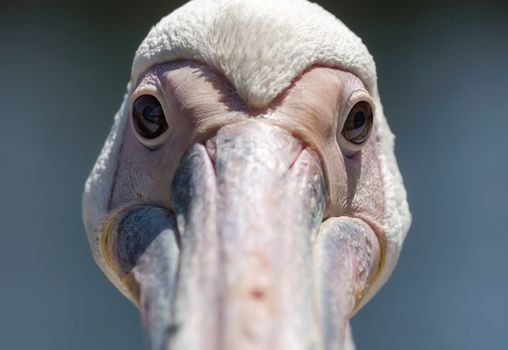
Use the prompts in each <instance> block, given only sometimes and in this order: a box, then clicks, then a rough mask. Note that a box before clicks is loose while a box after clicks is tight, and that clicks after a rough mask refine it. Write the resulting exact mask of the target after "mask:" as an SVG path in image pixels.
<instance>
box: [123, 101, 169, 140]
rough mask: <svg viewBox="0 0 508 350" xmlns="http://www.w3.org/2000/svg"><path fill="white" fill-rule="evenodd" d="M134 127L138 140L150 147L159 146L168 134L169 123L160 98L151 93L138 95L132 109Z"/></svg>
mask: <svg viewBox="0 0 508 350" xmlns="http://www.w3.org/2000/svg"><path fill="white" fill-rule="evenodd" d="M131 121H132V128H133V130H134V133H135V134H136V137H137V138H138V140H139V141H140V142H141V143H143V144H144V145H145V146H147V147H149V148H152V149H153V148H157V146H159V145H160V144H161V143H162V139H163V138H164V137H163V135H166V134H167V132H166V131H167V130H168V124H167V121H166V116H165V114H164V109H163V108H162V105H161V103H160V102H159V100H158V99H157V98H156V97H155V96H153V95H149V94H145V95H141V96H139V97H137V98H136V99H135V100H134V102H133V104H132V110H131Z"/></svg>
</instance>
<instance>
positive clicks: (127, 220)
mask: <svg viewBox="0 0 508 350" xmlns="http://www.w3.org/2000/svg"><path fill="white" fill-rule="evenodd" d="M393 148H394V138H393V135H392V133H391V132H390V129H389V127H388V125H387V122H386V119H385V116H384V114H383V108H382V105H381V102H380V98H379V95H378V90H377V80H376V69H375V64H374V60H373V58H372V56H371V55H370V54H369V52H368V51H367V48H366V47H365V46H364V44H363V43H362V41H361V40H360V39H359V38H358V37H357V36H356V35H355V34H353V33H352V32H351V31H350V30H349V29H348V28H347V27H346V26H345V25H344V24H343V23H342V22H341V21H339V20H338V19H337V18H335V17H334V16H333V15H332V14H330V13H328V12H327V11H325V10H324V9H323V8H321V7H320V6H318V5H316V4H313V3H310V2H307V1H305V0H278V1H270V0H256V1H252V0H194V1H190V2H189V3H187V4H186V5H184V6H182V7H181V8H179V9H177V10H176V11H174V12H173V13H171V14H170V15H168V16H167V17H164V18H163V19H162V20H161V21H160V22H159V23H158V24H156V25H155V26H154V27H153V28H152V29H151V30H150V32H149V33H148V36H147V37H146V38H145V39H144V41H143V42H142V43H141V45H140V47H139V49H138V50H137V52H136V55H135V58H134V63H133V67H132V73H131V79H130V83H129V84H128V86H127V92H126V94H125V98H124V101H123V103H122V105H121V107H120V110H119V111H118V113H117V114H116V116H115V121H114V124H113V127H112V130H111V133H110V135H109V137H108V139H107V140H106V143H105V145H104V148H103V150H102V152H101V154H100V155H99V158H98V160H97V163H96V164H95V166H94V168H93V170H92V172H91V174H90V177H89V179H88V181H87V183H86V186H85V192H84V199H83V220H84V223H85V228H86V231H87V233H88V238H89V241H90V245H91V249H92V252H93V255H94V258H95V260H96V261H97V263H98V265H99V266H100V267H101V268H102V270H103V271H104V273H105V274H106V275H107V277H108V278H109V279H110V280H111V282H112V283H113V284H114V285H115V286H116V287H117V288H118V289H119V290H120V291H121V292H122V293H123V294H125V295H126V296H127V297H128V298H129V299H131V300H132V301H133V302H134V303H135V304H136V305H137V306H138V307H139V308H140V310H141V312H142V316H143V319H144V322H145V324H146V326H147V328H148V329H149V332H150V335H151V340H152V344H153V348H154V349H171V350H190V349H192V350H194V349H195V350H223V349H224V350H247V349H252V350H254V349H256V350H268V349H284V350H297V349H299V350H310V349H327V350H328V349H330V350H331V349H348V350H349V349H353V348H354V344H353V341H352V337H351V332H350V328H349V319H350V317H351V316H352V315H353V314H354V313H355V312H356V311H357V310H358V309H359V308H360V307H361V306H362V305H364V304H365V303H366V302H367V301H368V300H369V299H370V298H371V297H372V296H373V295H374V294H375V293H376V291H377V290H378V289H379V288H380V287H381V286H382V285H383V284H384V283H385V282H386V280H387V279H388V277H389V276H390V274H391V272H392V270H393V269H394V267H395V264H396V261H397V258H398V255H399V252H400V249H401V246H402V242H403V240H404V237H405V235H406V232H407V230H408V228H409V225H410V221H411V218H410V213H409V209H408V205H407V202H406V193H405V189H404V186H403V183H402V179H401V176H400V174H399V170H398V167H397V163H396V160H395V156H394V152H393Z"/></svg>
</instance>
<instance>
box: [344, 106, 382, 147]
mask: <svg viewBox="0 0 508 350" xmlns="http://www.w3.org/2000/svg"><path fill="white" fill-rule="evenodd" d="M373 125H374V113H373V108H372V106H371V104H370V103H369V102H367V101H365V100H361V101H358V102H356V103H355V104H354V105H353V107H352V108H351V109H350V110H349V113H348V115H347V117H346V119H345V121H344V124H343V125H342V130H341V131H340V135H338V137H339V145H340V147H341V148H342V150H343V151H344V153H345V154H346V155H347V156H352V155H354V154H355V153H357V152H358V151H359V150H360V149H361V147H362V146H363V145H364V144H365V143H366V142H367V140H368V139H369V137H370V134H371V132H372V128H373Z"/></svg>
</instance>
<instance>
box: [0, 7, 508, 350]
mask: <svg viewBox="0 0 508 350" xmlns="http://www.w3.org/2000/svg"><path fill="white" fill-rule="evenodd" d="M318 2H319V3H321V4H322V5H324V6H325V7H326V8H328V9H329V10H330V11H332V12H333V13H335V14H336V15H337V16H338V17H339V18H341V19H342V20H343V21H344V22H345V23H346V24H347V25H348V26H349V27H350V28H351V29H353V30H354V31H355V32H356V33H357V34H359V35H360V36H361V37H362V38H363V40H364V42H365V43H366V44H367V46H368V47H369V49H370V51H371V53H372V54H373V55H374V57H375V59H376V61H377V65H378V75H379V86H380V92H381V96H382V100H383V103H384V106H385V111H386V114H387V116H388V118H389V122H390V125H391V127H392V129H393V131H394V132H395V133H396V135H397V148H396V150H397V155H398V161H399V165H400V168H401V171H402V174H403V175H404V179H405V183H406V186H407V191H408V195H409V202H410V206H411V209H412V212H413V215H414V222H413V226H412V228H411V231H410V233H409V236H408V238H407V240H406V243H405V247H404V250H403V251H402V255H401V258H400V262H399V265H398V267H397V269H396V271H395V273H394V274H393V277H392V279H391V280H390V281H389V282H388V284H387V285H386V286H385V287H384V288H383V289H382V290H381V291H380V292H379V294H378V295H377V296H376V297H375V298H374V299H373V300H372V301H371V302H370V303H369V304H367V306H366V307H365V308H364V309H362V310H361V311H360V312H359V313H358V315H357V316H356V317H355V318H354V320H353V332H354V335H355V340H356V342H357V346H358V349H359V350H368V349H376V350H379V349H387V350H396V349H403V350H407V349H412V350H419V349H422V350H428V349H446V350H452V349H461V350H467V349H471V350H477V349H504V348H506V344H507V343H508V298H507V296H508V269H507V267H508V259H507V258H506V256H507V247H508V231H507V227H508V213H507V208H508V205H507V197H508V185H507V183H508V155H507V153H508V137H507V133H508V113H507V108H508V107H507V102H508V39H507V38H508V2H506V1H499V2H493V1H476V2H473V1H423V0H417V1H389V0H386V1H376V0H373V1H359V0H343V1H332V0H330V1H318ZM181 3H183V2H182V1H167V0H166V1H149V0H145V1H121V2H109V1H106V0H103V1H91V0H89V1H72V2H71V1H67V2H44V1H35V0H34V1H31V2H30V1H9V0H0V106H1V107H0V111H1V112H0V133H1V136H0V164H1V165H0V194H1V198H2V199H1V201H0V223H1V226H0V232H1V235H0V276H1V281H0V349H22V350H25V349H37V350H46V349H48V350H49V349H51V350H68V349H73V350H80V349H86V350H89V349H97V350H101V349H104V350H111V349H147V348H148V341H147V338H146V336H145V334H144V331H143V329H142V326H141V322H140V320H139V317H138V313H137V310H136V309H135V308H134V307H133V306H132V305H131V304H130V303H129V302H128V301H127V300H126V299H125V298H123V297H122V296H121V295H120V294H119V293H118V292H117V291H116V290H115V289H114V288H113V287H112V285H110V283H109V282H108V281H107V280H106V278H105V277H104V276H103V275H102V273H101V272H100V271H99V269H98V268H97V267H96V265H95V263H94V262H93V260H92V258H91V255H90V251H89V248H88V243H87V240H86V237H85V233H84V230H83V228H82V224H81V217H80V216H81V192H82V187H83V183H84V181H85V179H86V177H87V175H88V172H89V171H90V169H91V167H92V165H93V163H94V161H95V158H96V157H97V155H98V153H99V150H100V149H101V147H102V143H103V142H104V140H105V138H106V135H107V133H108V130H109V127H110V125H111V122H112V117H113V114H114V113H115V111H116V109H117V108H118V106H119V104H120V102H121V99H122V95H123V94H124V88H125V85H126V83H127V80H128V78H129V72H130V65H131V60H132V57H133V54H134V51H135V50H136V48H137V45H138V44H139V42H140V41H141V40H142V39H143V38H144V36H145V34H146V33H147V32H148V30H149V29H150V26H151V25H152V24H154V23H155V22H156V21H157V20H158V19H159V18H160V17H162V16H163V15H165V14H167V13H168V12H170V11H171V10H173V9H174V8H176V7H177V6H178V5H180V4H181Z"/></svg>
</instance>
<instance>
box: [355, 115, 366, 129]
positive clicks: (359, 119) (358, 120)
mask: <svg viewBox="0 0 508 350" xmlns="http://www.w3.org/2000/svg"><path fill="white" fill-rule="evenodd" d="M354 124H355V129H358V128H361V127H362V126H363V124H365V114H364V113H363V112H362V111H359V112H356V114H355V121H354Z"/></svg>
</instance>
